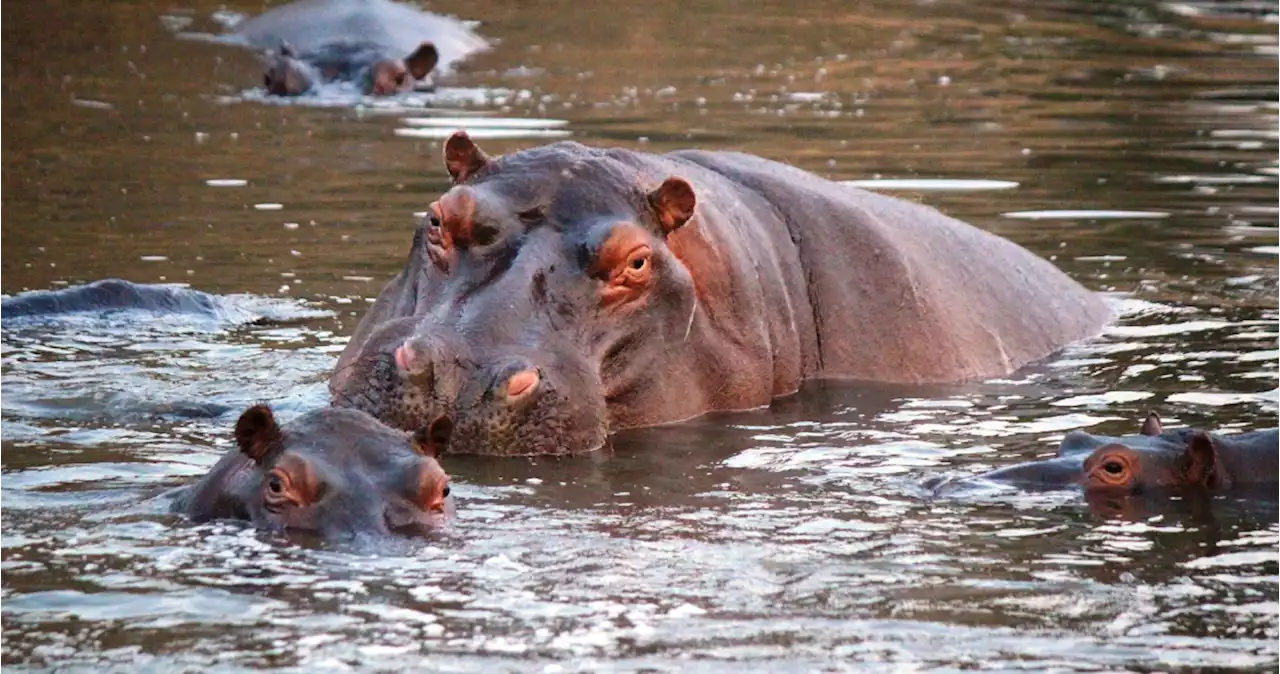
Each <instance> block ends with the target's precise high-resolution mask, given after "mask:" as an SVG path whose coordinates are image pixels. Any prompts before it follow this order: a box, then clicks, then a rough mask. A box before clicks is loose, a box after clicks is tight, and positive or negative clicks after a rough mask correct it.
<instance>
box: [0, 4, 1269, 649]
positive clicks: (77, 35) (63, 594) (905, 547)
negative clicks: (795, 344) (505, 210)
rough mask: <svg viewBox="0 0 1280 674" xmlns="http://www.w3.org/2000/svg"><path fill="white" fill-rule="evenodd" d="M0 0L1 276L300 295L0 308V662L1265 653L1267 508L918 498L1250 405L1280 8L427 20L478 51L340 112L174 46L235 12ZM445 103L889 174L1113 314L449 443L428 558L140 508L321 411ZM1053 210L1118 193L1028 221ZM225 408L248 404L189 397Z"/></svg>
mask: <svg viewBox="0 0 1280 674" xmlns="http://www.w3.org/2000/svg"><path fill="white" fill-rule="evenodd" d="M10 4H11V6H10V15H9V19H8V20H6V21H5V22H4V25H3V38H4V46H3V50H4V53H3V59H2V63H3V66H2V69H3V80H2V81H3V85H2V86H3V95H4V96H3V101H4V102H3V113H4V114H3V133H4V148H3V149H4V154H3V207H4V213H5V220H4V227H3V247H4V249H5V250H7V251H8V252H7V253H5V254H4V256H3V259H2V261H0V272H2V275H0V278H2V283H0V285H2V286H3V290H4V292H6V293H10V294H12V293H15V292H18V291H21V290H24V289H29V288H50V287H57V286H58V285H61V284H66V283H77V282H84V281H90V280H94V279H98V278H103V277H108V276H120V277H125V278H129V279H131V280H134V281H139V282H156V281H168V282H182V283H189V284H190V285H191V286H192V287H195V288H198V289H201V290H205V291H208V292H214V293H220V294H228V295H230V294H236V295H238V298H237V299H235V301H237V302H240V303H243V304H244V305H245V306H247V307H250V308H254V309H256V310H269V311H271V312H274V313H275V314H276V315H279V316H282V317H285V318H289V319H291V320H289V321H287V322H286V323H284V324H277V325H273V326H256V325H252V324H249V325H246V324H235V323H228V322H219V321H212V320H209V321H204V320H195V319H180V318H179V317H165V318H156V319H152V320H138V319H137V318H136V317H135V318H132V319H130V318H118V319H114V320H96V321H95V320H78V321H68V322H65V323H55V324H46V325H40V326H27V327H14V326H13V325H12V324H11V323H10V324H8V325H6V327H5V329H4V334H3V348H4V354H3V389H4V390H3V394H4V395H3V406H2V411H3V489H2V490H0V495H2V496H0V498H2V499H3V507H4V512H3V528H2V531H3V542H2V547H3V563H2V566H0V568H2V570H3V595H2V598H3V637H4V641H3V662H4V665H5V666H13V665H26V666H29V667H32V668H50V669H54V668H56V669H58V670H59V671H64V670H66V671H70V670H74V669H80V670H85V671H107V670H120V671H149V670H168V669H186V670H191V671H195V670H213V669H240V668H244V667H256V666H280V667H289V668H297V669H300V670H301V669H306V670H309V671H313V670H321V671H330V670H341V669H344V668H357V669H362V668H368V669H372V668H377V669H383V670H385V669H398V668H410V669H413V670H419V671H420V670H422V669H442V670H443V669H448V670H450V671H455V670H456V671H531V672H558V671H559V672H568V671H606V670H623V671H632V670H646V671H673V672H674V671H679V672H684V671H726V672H740V671H744V670H745V671H819V670H821V671H838V670H846V669H871V670H884V669H894V670H895V671H913V670H923V669H942V670H952V669H997V670H1001V669H1003V670H1008V669H1027V668H1029V669H1057V670H1101V669H1131V670H1133V669H1137V670H1144V671H1148V670H1150V669H1166V670H1167V669H1169V668H1178V667H1202V666H1221V667H1233V668H1246V669H1258V670H1260V671H1264V670H1265V671H1274V670H1275V668H1276V665H1277V662H1278V660H1280V649H1278V648H1277V639H1278V638H1280V620H1278V618H1277V612H1278V610H1280V603H1278V594H1277V593H1278V587H1280V564H1278V563H1277V545H1278V542H1280V523H1278V518H1280V516H1278V514H1277V512H1278V509H1277V505H1276V501H1275V498H1274V496H1272V497H1271V498H1262V499H1249V500H1243V501H1242V500H1234V499H1229V498H1217V499H1214V500H1211V501H1205V502H1199V501H1197V502H1189V501H1185V500H1177V501H1173V502H1165V503H1151V502H1141V501H1134V502H1113V503H1090V504H1086V503H1084V502H1083V500H1082V499H1081V498H1080V497H1079V496H1078V495H1076V494H1070V493H1060V494H1050V495H1041V496H1009V497H1000V498H990V499H983V500H970V501H929V500H926V499H925V498H924V491H923V490H922V489H921V488H920V487H919V484H920V482H921V481H922V480H924V479H926V478H928V477H931V476H936V475H942V474H955V473H976V472H979V471H981V470H984V469H986V468H989V467H992V466H996V465H1004V464H1009V463H1012V462H1016V461H1019V460H1025V459H1027V458H1031V457H1035V456H1042V455H1045V454H1048V453H1051V452H1052V451H1053V448H1054V446H1055V441H1056V440H1057V439H1058V438H1060V437H1061V435H1062V434H1063V433H1064V432H1066V431H1067V430H1070V429H1073V428H1090V429H1093V430H1096V431H1098V432H1103V433H1111V434H1117V433H1128V432H1133V430H1135V429H1136V425H1137V419H1138V418H1140V416H1141V415H1142V414H1143V413H1145V411H1146V410H1148V409H1157V410H1159V411H1160V412H1161V413H1162V415H1163V416H1164V417H1165V419H1166V423H1167V424H1169V425H1183V424H1191V425H1196V426H1202V427H1210V428H1221V429H1228V430H1232V429H1245V428H1262V427H1274V426H1276V424H1277V406H1278V405H1277V391H1276V388H1277V376H1278V375H1277V353H1278V352H1277V318H1278V316H1280V313H1278V311H1277V254H1278V252H1280V245H1278V244H1280V241H1278V237H1277V227H1276V220H1277V208H1276V206H1277V178H1276V175H1277V104H1276V101H1277V79H1276V77H1277V75H1276V73H1277V58H1276V56H1277V39H1276V32H1277V31H1276V15H1277V8H1276V3H1274V2H1271V3H1266V2H1262V3H1252V2H1251V3H1236V4H1234V5H1231V4H1218V5H1211V4H1208V3H1197V2H1167V3H1159V2H1145V1H1136V2H1115V3H1108V2H1086V1H1083V0H1080V1H1069V0H1059V1H1057V2H1049V3H1044V2H1029V1H1026V2H1015V1H1012V0H1005V1H998V2H982V3H978V2H958V1H955V0H934V1H929V2H896V1H895V2H889V1H875V2H862V3H856V4H855V3H841V2H816V1H811V2H803V3H792V2H785V3H784V2H768V3H746V2H721V3H710V2H652V3H625V2H618V1H616V0H605V1H602V2H594V3H537V4H535V3H499V2H487V1H485V0H479V1H474V2H467V3H463V2H456V1H454V0H449V1H445V2H436V3H434V4H433V5H432V8H433V9H435V10H437V11H442V12H446V13H456V14H458V15H459V16H462V17H463V18H467V19H476V20H480V21H481V25H480V28H479V30H480V32H481V33H482V34H484V35H486V36H488V37H490V38H497V39H498V41H499V42H498V44H497V46H496V47H495V49H494V50H492V51H491V52H489V53H486V54H484V55H482V56H480V57H479V58H476V59H474V60H472V61H471V62H469V63H468V64H466V65H465V66H464V67H463V68H462V71H461V73H459V74H458V75H457V76H456V77H454V78H453V79H452V80H451V81H450V82H448V86H447V87H445V88H444V89H443V90H442V91H441V92H440V93H439V94H437V95H435V96H419V95H415V96H410V97H408V99H406V100H402V101H400V102H399V104H386V102H379V103H378V104H369V103H370V102H367V101H366V102H364V103H363V104H359V105H357V102H356V101H351V100H342V99H341V98H340V97H338V98H329V99H325V100H324V101H321V102H320V103H323V104H313V105H302V104H278V103H271V102H265V101H263V100H261V97H260V96H257V95H255V94H254V93H253V92H247V91H246V90H248V89H249V87H251V86H253V85H254V84H255V83H256V82H257V81H258V80H259V71H258V70H257V67H256V64H255V61H254V58H253V56H252V55H250V54H246V53H242V52H239V51H235V50H232V49H228V48H226V47H222V46H218V45H214V44H208V43H203V42H197V41H189V40H178V39H175V37H174V32H173V28H182V29H184V30H211V29H213V28H216V26H217V24H216V23H215V22H214V21H213V18H212V17H213V15H214V13H215V12H216V11H218V10H220V9H222V6H221V5H219V4H217V3H214V2H203V1H201V2H199V3H198V4H195V5H192V4H191V3H186V4H175V3H170V2H131V3H103V2H95V1H91V0H55V1H54V2H47V3H21V4H14V3H10ZM1215 7H1216V9H1215ZM1239 8H1245V9H1249V10H1250V11H1232V10H1233V9H1239ZM231 9H234V10H238V11H243V12H250V13H252V12H256V11H259V9H260V6H258V5H256V4H254V3H244V2H234V3H232V6H231ZM424 105H430V106H431V107H429V108H424V107H423V106H424ZM442 116H444V117H466V118H467V122H466V124H467V125H468V126H469V127H470V128H472V129H475V130H476V131H475V132H474V135H476V136H481V135H482V132H481V131H479V129H481V128H485V129H489V133H490V135H493V134H494V132H495V130H496V131H503V132H505V134H506V135H507V136H508V137H505V138H494V139H490V140H483V141H482V144H483V145H484V147H486V149H488V150H489V151H490V152H505V151H510V150H514V149H518V148H521V147H528V146H531V145H534V144H538V143H541V142H546V141H547V140H548V139H550V138H553V137H558V136H567V137H569V138H572V139H575V140H579V141H582V142H586V143H594V144H609V145H622V146H627V147H632V148H642V149H648V150H653V151H665V150H669V149H675V148H683V147H694V146H696V147H701V148H708V149H736V150H746V151H749V152H754V153H757V154H761V155H764V156H767V157H771V158H774V159H779V160H783V161H787V162H791V163H793V164H796V165H798V166H801V167H803V168H805V169H809V170H812V171H815V172H818V173H820V174H822V175H825V176H828V177H831V178H833V179H839V180H875V179H885V180H888V179H917V180H930V181H934V182H930V183H926V184H924V185H923V186H921V185H917V186H916V188H917V189H915V191H905V190H897V191H895V193H896V194H899V195H901V196H904V197H906V198H912V199H919V200H922V201H924V202H926V203H928V204H931V205H934V206H936V207H938V208H940V209H942V210H944V211H945V212H947V213H949V214H951V215H954V216H957V217H960V218H962V219H965V220H967V221H970V222H972V223H974V224H976V225H978V226H981V227H983V228H986V229H989V230H992V231H995V232H998V233H1000V234H1002V235H1004V236H1007V237H1010V238H1012V239H1014V240H1015V241H1018V242H1019V243H1022V244H1023V245H1026V246H1028V247H1029V248H1031V249H1032V250H1034V251H1036V252H1038V253H1040V254H1042V255H1046V256H1049V257H1051V258H1052V259H1053V260H1054V261H1055V262H1056V263H1057V264H1059V265H1060V266H1062V267H1063V268H1064V269H1066V270H1067V271H1068V272H1069V273H1071V274H1072V275H1073V276H1075V277H1076V278H1078V279H1080V280H1081V281H1082V282H1083V283H1085V284H1086V285H1088V286H1090V287H1092V288H1095V289H1098V290H1101V291H1105V292H1107V293H1109V295H1110V296H1111V298H1112V300H1113V301H1114V302H1115V304H1116V306H1117V308H1118V309H1121V310H1122V311H1124V312H1125V313H1124V316H1123V317H1122V318H1121V319H1120V321H1119V322H1118V324H1117V325H1116V326H1115V327H1113V328H1111V329H1109V330H1108V331H1107V332H1106V334H1104V335H1103V336H1101V337H1099V338H1097V339H1095V340H1092V341H1089V342H1087V343H1084V344H1081V345H1076V346H1073V347H1072V348H1070V349H1068V350H1067V351H1066V352H1065V353H1063V354H1061V355H1060V356H1059V357H1057V358H1055V359H1053V360H1052V361H1051V362H1049V363H1046V364H1042V365H1040V366H1037V367H1035V368H1032V369H1030V370H1028V371H1027V372H1023V373H1018V374H1017V375H1015V376H1012V377H1009V378H1006V379H1002V380H995V381H991V382H985V383H979V384H972V385H964V386H953V387H934V388H928V389H920V388H886V387H866V386H855V385H850V384H841V385H835V384H827V385H822V384H814V385H811V386H809V387H807V388H806V390H805V391H804V392H802V394H800V395H798V396H795V397H792V398H789V399H786V400H782V401H779V402H777V404H775V405H774V406H773V408H772V409H769V410H762V411H759V412H755V413H750V414H736V415H717V416H713V417H709V418H705V419H700V420H697V421H695V422H691V423H688V424H685V425H680V426H675V427H671V428H665V429H654V430H650V431H645V432H636V433H629V434H624V435H621V436H618V437H617V438H616V440H615V442H614V447H613V449H612V451H610V452H602V453H598V454H596V455H592V456H586V457H579V458H574V459H568V460H537V461H526V460H505V461H500V460H478V459H471V460H462V459H454V460H452V461H450V462H449V464H448V465H447V468H448V469H449V470H450V472H451V473H453V475H454V476H455V482H454V484H455V489H454V493H455V494H456V505H457V510H458V517H457V520H456V522H455V523H454V525H453V527H452V528H451V530H450V532H448V533H447V534H446V535H445V536H443V537H441V538H440V539H438V540H432V541H423V542H410V543H392V542H387V543H386V544H385V545H375V546H373V547H372V548H370V549H363V548H362V549H341V548H340V549H334V548H325V547H319V548H317V547H308V546H303V545H298V544H296V543H294V542H291V541H288V540H284V539H280V538H276V537H273V536H269V535H265V534H260V533H257V532H254V531H252V530H249V529H246V528H244V527H240V526H236V525H234V524H227V523H220V524H214V525H202V526H195V525H192V524H189V523H186V522H184V521H182V520H181V519H179V518H175V517H172V516H170V515H168V514H166V513H165V504H164V503H163V499H159V498H156V496H157V494H159V493H160V492H162V491H163V490H164V489H166V488H168V487H172V486H175V485H179V484H182V483H184V482H187V481H190V480H192V479H194V478H195V477H196V476H198V475H199V474H201V473H202V472H203V471H204V470H205V469H207V468H208V467H209V466H210V465H211V464H212V463H213V462H214V461H215V459H216V458H217V456H218V455H219V454H220V452H221V451H223V450H224V449H225V448H226V446H227V444H228V437H227V436H228V431H229V428H230V426H231V424H232V423H233V420H234V417H235V414H236V412H237V411H238V408H240V407H242V406H243V405H244V404H247V403H248V402H250V401H252V400H257V399H265V400H269V401H272V402H273V403H275V404H276V405H277V407H278V408H279V409H280V411H281V415H282V416H286V417H287V416H292V415H294V414H297V413H298V412H300V411H302V410H305V409H309V408H311V407H314V406H318V405H321V404H323V402H324V400H325V394H324V380H325V377H326V374H327V372H328V370H329V369H330V368H331V367H332V365H333V362H334V360H335V359H336V355H337V352H338V351H339V350H340V349H341V348H342V345H343V344H344V343H345V336H346V335H348V334H349V333H350V332H351V331H352V330H353V329H354V327H355V323H356V321H357V320H358V316H359V314H360V312H361V311H362V309H363V308H364V307H365V306H367V302H368V301H370V300H371V299H372V298H373V297H374V296H375V295H376V293H377V292H378V290H379V289H380V288H381V285H382V283H384V282H385V280H387V279H388V278H390V276H391V275H392V274H394V273H395V272H396V271H397V270H398V266H399V263H400V261H402V260H403V258H404V256H405V254H406V252H407V248H408V245H409V242H410V237H411V231H412V227H413V225H414V222H415V219H414V215H413V214H414V213H415V212H418V211H421V210H423V209H424V208H425V207H426V204H427V203H429V202H430V201H431V200H432V199H433V195H436V194H439V193H440V192H441V191H443V190H444V189H445V188H446V184H447V180H446V174H445V172H444V170H443V167H442V165H441V162H440V144H439V143H440V141H439V140H438V137H439V136H440V135H441V134H447V133H448V131H450V130H452V128H453V126H456V124H457V123H456V122H450V121H448V120H446V121H443V122H438V123H439V124H440V126H439V127H433V126H431V125H430V124H432V122H431V121H429V120H432V119H436V120H437V121H438V118H439V117H442ZM510 118H537V119H541V120H544V121H541V122H535V123H533V125H532V126H533V130H534V131H537V133H533V132H531V131H530V130H528V129H524V130H521V129H518V128H515V126H514V124H513V123H511V122H509V121H502V120H508V119H510ZM415 120H417V121H415ZM422 120H428V121H422ZM406 130H407V131H406ZM414 130H416V131H414ZM424 130H425V131H424ZM406 133H408V134H410V135H406ZM415 133H417V134H422V135H419V136H415V135H412V134H415ZM432 134H435V135H436V138H432V137H430V136H431V135H432ZM423 135H425V136H426V137H423ZM210 180H215V181H216V180H242V181H246V184H245V185H244V186H240V187H215V186H211V185H210V184H208V182H207V181H210ZM980 180H981V181H992V180H994V181H1007V182H1012V183H1016V186H1012V187H1010V186H1008V185H1005V186H1004V187H1007V189H972V188H977V187H982V185H981V184H978V183H974V182H971V181H980ZM884 187H885V186H884V185H882V188H884ZM920 187H926V188H931V189H919V188H920ZM965 188H968V189H965ZM1063 210H1076V211H1078V210H1102V211H1111V213H1104V214H1101V215H1099V214H1094V215H1071V214H1063V213H1056V214H1055V213H1043V211H1063ZM1036 211H1041V212H1042V213H1040V214H1039V215H1038V216H1037V215H1036V214H1035V213H1032V212H1036ZM1114 211H1143V212H1147V213H1146V214H1131V215H1129V216H1126V217H1112V216H1116V215H1117V214H1116V213H1114ZM1018 214H1021V215H1018ZM1033 216H1034V217H1033ZM241 295H242V296H241ZM210 402H211V403H214V404H216V405H225V406H227V407H228V408H229V410H230V411H228V412H227V413H226V414H224V415H222V416H221V417H218V418H215V419H190V418H186V417H184V416H182V415H180V414H176V413H173V410H175V409H178V408H180V407H181V406H183V405H190V404H193V403H210Z"/></svg>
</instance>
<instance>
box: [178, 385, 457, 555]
mask: <svg viewBox="0 0 1280 674" xmlns="http://www.w3.org/2000/svg"><path fill="white" fill-rule="evenodd" d="M450 431H451V429H450V428H449V427H448V426H442V425H439V424H437V425H436V426H434V427H432V428H431V429H430V430H426V429H423V430H420V431H419V432H417V433H414V434H408V433H404V432H402V431H398V430H395V429H391V428H388V427H387V426H385V425H383V424H381V423H379V422H378V421H377V420H376V419H374V418H373V417H371V416H369V415H367V414H365V413H363V412H360V411H358V410H350V409H336V408H322V409H318V410H313V411H311V412H308V413H306V414H303V415H302V416H300V417H298V418H296V419H294V420H292V421H290V422H289V423H287V424H284V425H280V424H278V423H277V422H276V419H275V416H274V414H273V413H272V411H271V407H270V406H268V405H266V404H257V405H254V406H252V407H250V408H249V409H247V410H245V412H244V413H243V414H241V415H240V418H239V420H238V421H236V426H235V441H236V447H234V448H232V449H230V450H228V452H227V453H226V454H225V455H224V456H223V457H222V459H220V460H219V461H218V463H217V464H216V465H214V467H213V468H212V469H211V470H210V471H209V473H208V474H206V475H205V476H204V477H203V478H202V479H201V480H200V481H199V482H198V483H196V484H194V485H191V486H189V487H186V488H184V489H183V490H182V491H181V492H180V493H178V494H177V496H176V498H175V499H174V501H173V503H172V505H171V510H172V511H173V512H177V513H182V514H185V515H187V516H188V517H190V518H191V519H192V520H194V521H196V522H205V521H209V520H214V519H237V520H247V521H249V522H252V523H253V524H254V525H256V526H257V527H259V528H262V529H267V530H274V531H283V532H308V533H311V534H318V535H321V536H323V537H325V538H326V539H337V538H350V537H352V536H355V535H357V534H388V533H408V534H422V533H426V532H428V531H431V530H434V529H435V528H436V527H438V526H439V525H440V524H442V523H443V520H444V517H445V515H446V509H447V506H448V498H449V476H448V475H446V474H445V472H444V470H443V469H442V468H441V467H440V464H439V462H438V461H437V458H438V457H439V455H440V452H441V450H442V449H443V448H444V446H445V445H446V444H447V442H448V436H449V433H450Z"/></svg>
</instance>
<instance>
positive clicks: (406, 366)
mask: <svg viewBox="0 0 1280 674" xmlns="http://www.w3.org/2000/svg"><path fill="white" fill-rule="evenodd" d="M395 357H396V366H397V367H399V368H400V371H401V372H408V371H409V370H410V368H412V367H413V361H414V359H415V358H417V357H418V354H416V353H414V352H413V347H411V346H409V343H408V342H405V343H404V344H401V345H400V347H399V348H398V349H396V353H395Z"/></svg>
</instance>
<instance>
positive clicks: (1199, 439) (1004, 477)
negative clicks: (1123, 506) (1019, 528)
mask: <svg viewBox="0 0 1280 674" xmlns="http://www.w3.org/2000/svg"><path fill="white" fill-rule="evenodd" d="M1221 449H1222V441H1221V439H1219V438H1217V437H1215V436H1213V435H1212V434H1210V433H1206V432H1204V431H1197V430H1192V429H1180V430H1178V431H1171V432H1165V430H1164V427H1163V425H1162V424H1161V422H1160V418H1159V417H1158V416H1157V415H1156V414H1155V413H1152V414H1150V415H1149V416H1148V417H1147V419H1146V421H1145V422H1144V423H1143V425H1142V431H1141V433H1140V434H1138V435H1132V436H1123V437H1106V436H1095V435H1092V434H1089V433H1085V432H1083V431H1074V432H1072V433H1069V434H1067V436H1066V437H1065V438H1063V441H1062V443H1061V445H1060V446H1059V449H1058V456H1056V457H1054V458H1052V459H1046V460H1043V461H1032V462H1029V463H1020V464H1017V465H1013V466H1008V467H1005V468H1000V469H997V470H993V471H991V472H988V473H983V474H981V475H978V476H975V477H972V478H967V479H963V480H957V481H941V482H938V483H935V484H934V485H933V487H934V489H935V493H944V494H953V493H955V492H957V491H962V490H964V489H966V488H968V487H970V486H977V485H982V484H984V483H986V484H989V483H997V484H1007V485H1010V486H1014V487H1018V488H1020V489H1032V490H1045V489H1060V488H1064V487H1080V488H1082V489H1083V490H1084V491H1085V492H1087V493H1092V492H1125V493H1141V492H1146V491H1158V490H1164V489H1174V488H1180V487H1211V486H1221V485H1222V483H1223V481H1224V480H1225V479H1226V472H1225V471H1224V470H1223V469H1222V457H1221Z"/></svg>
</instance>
